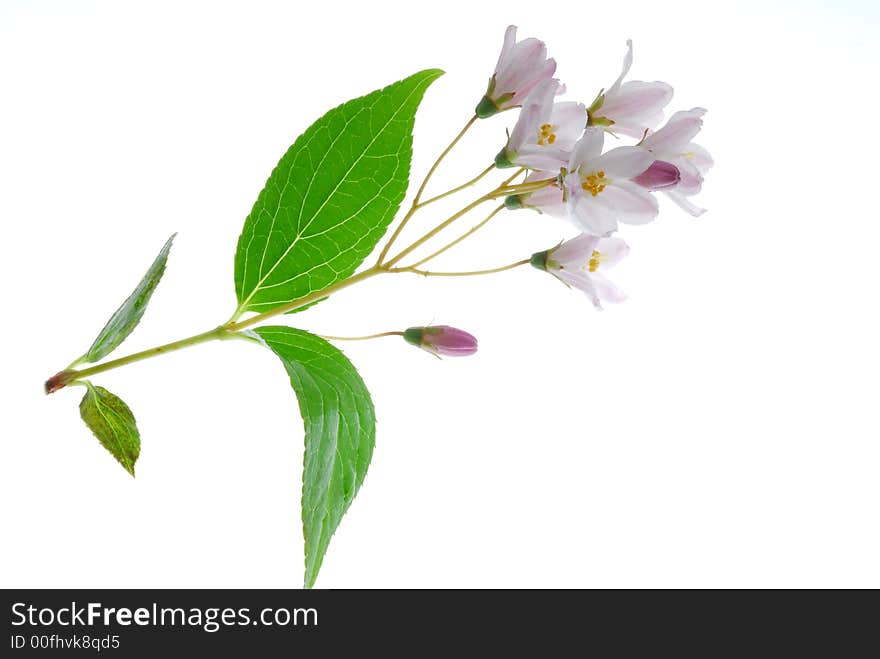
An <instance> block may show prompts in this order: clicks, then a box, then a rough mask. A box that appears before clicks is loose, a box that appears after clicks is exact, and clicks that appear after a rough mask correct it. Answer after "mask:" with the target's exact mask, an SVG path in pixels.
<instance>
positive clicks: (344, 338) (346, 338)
mask: <svg viewBox="0 0 880 659" xmlns="http://www.w3.org/2000/svg"><path fill="white" fill-rule="evenodd" d="M318 336H320V337H321V338H322V339H328V340H330V341H367V340H369V339H380V338H382V337H383V336H403V332H379V333H378V334H367V335H366V336H330V335H327V334H319V335H318Z"/></svg>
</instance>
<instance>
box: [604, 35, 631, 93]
mask: <svg viewBox="0 0 880 659" xmlns="http://www.w3.org/2000/svg"><path fill="white" fill-rule="evenodd" d="M632 63H633V42H632V39H627V40H626V55H624V56H623V70H622V71H621V72H620V75H619V76H617V80H615V81H614V84H613V85H611V86H610V87H609V88H608V91H609V92H611V93H612V94H613V93H614V92H615V91H616V90H617V89H618V88H619V87H620V83H622V82H623V79H624V78H625V77H626V74H627V73H629V70H630V68H631V67H632Z"/></svg>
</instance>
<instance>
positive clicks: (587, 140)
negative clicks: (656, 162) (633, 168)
mask: <svg viewBox="0 0 880 659" xmlns="http://www.w3.org/2000/svg"><path fill="white" fill-rule="evenodd" d="M604 143H605V131H604V130H602V129H601V128H595V127H590V128H587V129H586V130H585V131H584V134H583V136H582V137H581V138H580V139H579V140H578V142H577V144H575V145H574V151H573V152H572V154H571V159H570V160H569V163H568V169H569V171H572V172H573V171H575V170H576V169H578V168H579V167H580V166H581V165H583V164H587V163H589V162H590V161H591V160H594V159H595V158H598V157H599V154H601V153H602V145H603V144H604ZM650 164H651V163H648V166H650ZM646 169H647V167H646Z"/></svg>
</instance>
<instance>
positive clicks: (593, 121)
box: [587, 115, 614, 127]
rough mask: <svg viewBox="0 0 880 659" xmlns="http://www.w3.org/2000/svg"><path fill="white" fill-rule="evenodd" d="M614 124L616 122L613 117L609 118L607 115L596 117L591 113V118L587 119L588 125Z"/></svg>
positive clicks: (606, 125)
mask: <svg viewBox="0 0 880 659" xmlns="http://www.w3.org/2000/svg"><path fill="white" fill-rule="evenodd" d="M613 125H614V122H613V121H612V120H611V119H608V118H607V117H595V116H593V115H590V116H589V118H588V119H587V126H605V127H608V126H613Z"/></svg>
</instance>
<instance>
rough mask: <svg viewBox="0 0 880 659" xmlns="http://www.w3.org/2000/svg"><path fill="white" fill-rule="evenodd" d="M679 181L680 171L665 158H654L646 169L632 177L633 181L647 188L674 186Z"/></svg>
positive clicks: (663, 188) (661, 188)
mask: <svg viewBox="0 0 880 659" xmlns="http://www.w3.org/2000/svg"><path fill="white" fill-rule="evenodd" d="M680 181H681V172H679V171H678V167H676V166H675V165H673V164H672V163H671V162H666V161H665V160H655V161H654V162H653V163H652V164H651V166H650V167H648V169H646V170H645V171H643V172H642V173H641V174H639V175H638V176H634V177H633V179H632V182H633V183H636V184H638V185H640V186H642V187H643V188H647V189H648V190H665V189H667V188H674V187H675V186H677V185H678V184H679V182H680Z"/></svg>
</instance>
